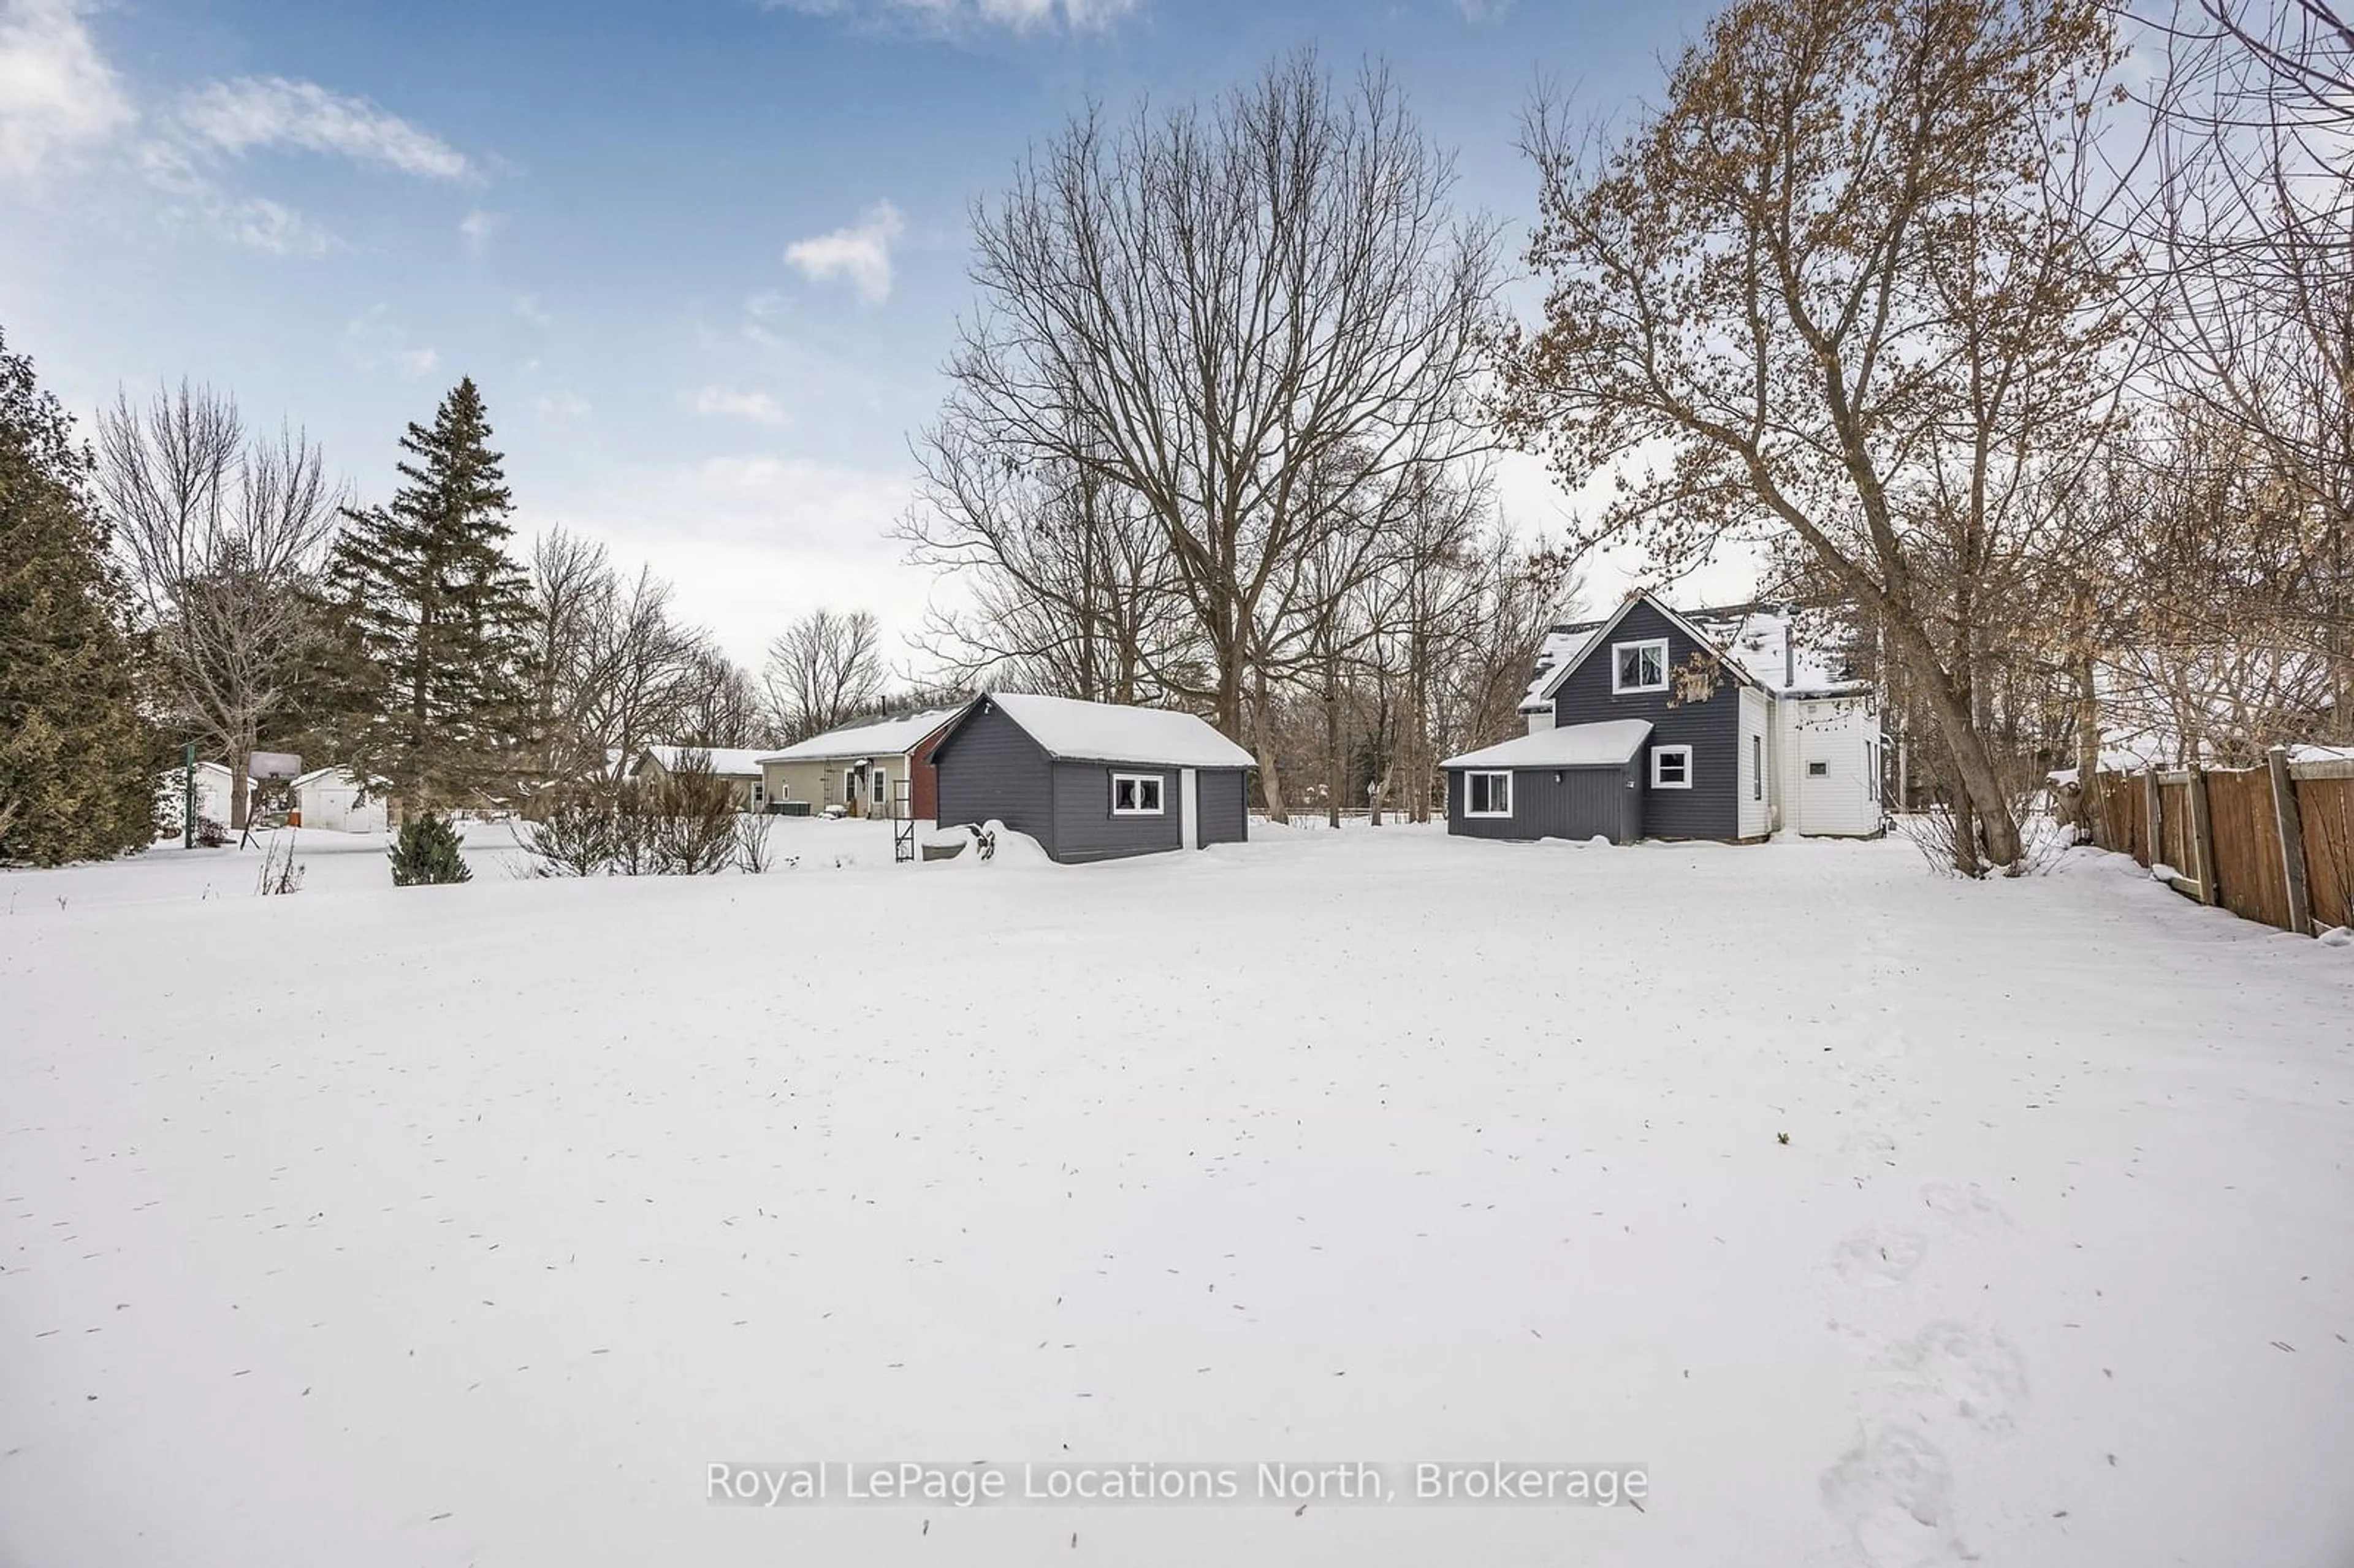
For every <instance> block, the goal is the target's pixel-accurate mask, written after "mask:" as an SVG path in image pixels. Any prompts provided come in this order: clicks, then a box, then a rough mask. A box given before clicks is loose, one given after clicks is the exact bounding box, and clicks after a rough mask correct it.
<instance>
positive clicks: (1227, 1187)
mask: <svg viewBox="0 0 2354 1568" xmlns="http://www.w3.org/2000/svg"><path fill="white" fill-rule="evenodd" d="M790 836H791V838H792V840H793V842H795V843H796V844H805V845H807V846H810V847H809V848H808V849H807V851H806V853H802V857H801V864H800V866H798V867H797V868H795V869H794V870H792V871H790V872H780V873H777V874H770V875H769V876H766V877H760V878H748V877H733V876H731V877H726V878H721V879H715V880H699V881H683V880H681V881H653V880H639V881H605V882H597V883H530V882H520V881H514V880H510V879H507V878H506V877H505V876H504V872H503V870H502V869H501V868H502V864H503V862H504V859H505V858H507V857H509V856H512V853H513V852H512V851H504V852H502V851H501V850H500V848H499V847H498V846H496V845H489V846H487V847H486V846H485V844H484V843H483V842H482V835H479V834H478V842H476V844H475V845H473V846H471V847H470V853H471V854H472V855H473V856H474V858H475V860H476V863H477V864H478V865H479V866H480V867H482V869H481V870H480V871H479V872H478V875H477V879H476V881H475V882H474V883H473V884H472V885H468V886H462V887H451V888H427V889H413V890H400V891H396V890H394V889H392V888H391V887H390V886H389V885H387V883H386V880H385V875H384V869H383V862H382V858H381V854H380V853H379V852H378V851H377V849H376V844H375V842H373V841H355V842H351V843H349V844H347V845H345V846H344V853H326V852H325V850H324V849H323V848H320V847H316V846H315V845H314V844H313V842H306V846H305V851H306V856H307V858H308V860H309V863H310V864H311V866H312V871H311V873H310V880H309V881H308V883H307V884H306V885H305V888H304V890H303V891H302V893H301V894H299V895H296V896H294V897H291V898H270V899H262V898H258V897H255V896H253V887H254V881H255V876H256V873H257V871H258V866H259V861H260V857H259V855H258V854H254V855H247V856H245V857H243V858H242V859H239V860H232V859H231V858H230V857H229V856H228V855H227V854H226V853H215V854H212V855H211V856H209V857H206V856H203V855H201V854H198V855H190V854H184V853H180V852H176V851H175V852H168V853H162V854H158V855H156V856H153V857H148V858H146V859H144V860H143V861H140V862H134V863H128V864H120V865H111V866H102V867H95V868H89V869H83V870H74V871H66V872H58V873H38V874H15V875H6V876H0V1270H5V1272H0V1564H5V1565H7V1568H17V1565H20V1564H21V1565H26V1568H31V1565H37V1564H38V1565H46V1564H51V1563H109V1564H118V1565H139V1564H153V1565H155V1568H207V1565H214V1564H217V1565H221V1568H231V1565H234V1568H253V1565H273V1564H283V1565H290V1568H292V1565H297V1564H302V1565H307V1564H312V1563H337V1564H348V1565H355V1568H357V1565H366V1564H378V1563H382V1564H392V1563H401V1564H463V1563H484V1564H489V1563H502V1564H504V1563H567V1564H592V1563H593V1564H604V1563H611V1564H632V1565H634V1564H641V1563H695V1564H716V1563H763V1564H766V1563H937V1564H940V1565H942V1568H968V1565H970V1564H977V1563H1003V1564H1034V1563H1049V1562H1056V1563H1059V1562H1068V1563H1107V1564H1124V1563H1158V1564H1172V1565H1175V1564H1186V1565H1198V1564H1202V1563H1222V1564H1234V1565H1240V1564H1247V1563H1268V1564H1276V1563H1282V1564H1291V1563H1334V1564H1352V1565H1354V1564H1369V1563H1497V1564H1501V1563H1561V1562H1564V1561H1578V1562H1594V1563H1613V1564H1645V1563H1648V1564H1680V1565H1681V1564H1691V1565H1700V1564H1708V1565H1714V1564H1720V1563H1775V1564H1786V1563H1800V1564H1815V1565H1853V1564H1865V1563H1869V1564H1874V1565H1891V1564H1913V1563H1960V1562H1964V1561H1968V1560H1971V1559H1972V1558H1975V1559H1976V1560H1978V1561H1982V1562H1984V1563H1992V1564H2001V1565H2005V1568H2010V1565H2024V1564H2043V1563H2049V1564H2078V1563H2086V1564H2094V1563H2097V1564H2106V1563H2118V1564H2124V1563H2134V1564H2155V1563H2190V1564H2217V1565H2226V1564H2230V1565H2238V1564H2245V1563H2256V1562H2262V1563H2264V1564H2266V1565H2267V1568H2308V1565H2309V1568H2327V1565H2333V1564H2335V1565H2342V1564H2344V1563H2347V1562H2349V1561H2354V1493H2349V1489H2348V1483H2347V1474H2346V1464H2347V1457H2348V1456H2349V1454H2354V1344H2349V1339H2354V953H2349V950H2348V949H2345V948H2326V947H2323V946H2321V945H2319V944H2317V943H2313V942H2309V941H2303V940H2299V939H2296V938H2288V937H2285V936H2281V935H2278V934H2275V933H2272V932H2269V931H2267V930H2265V929H2264V928H2261V927H2254V926H2251V925H2247V924H2243V923H2242V922H2239V921H2235V920H2233V919H2232V918H2230V917H2229V916H2223V915H2221V914H2220V913H2216V912H2211V911H2202V910H2200V909H2197V908H2195V907H2193V906H2190V904H2188V903H2186V902H2185V901H2183V900H2181V899H2179V898H2177V897H2175V896H2174V895H2171V894H2168V893H2166V892H2164V891H2163V890H2161V889H2159V888H2158V887H2157V886H2156V885H2153V884H2151V883H2149V882H2148V881H2147V880H2146V879H2140V878H2137V877H2135V876H2131V875H2128V874H2127V873H2128V872H2129V871H2130V870H2131V868H2130V866H2129V865H2127V864H2126V863H2125V862H2124V861H2123V860H2122V859H2120V858H2116V857H2096V856H2085V857H2083V858H2079V859H2076V860H2073V861H2072V862H2070V863H2068V864H2067V865H2066V866H2065V867H2063V868H2062V871H2061V872H2060V873H2059V874H2055V875H2053V876H2051V877H2048V878H2043V879H2039V880H2033V881H2027V882H2021V883H2015V884H2002V885H1984V886H1965V885H1956V884H1954V883H1950V882H1946V881H1942V880H1938V879H1935V878H1933V877H1931V876H1929V875H1927V874H1925V872H1924V870H1923V868H1922V864H1921V861H1920V859H1919V857H1918V856H1917V855H1916V854H1915V853H1914V851H1913V850H1912V849H1911V848H1909V847H1908V846H1906V845H1904V844H1902V843H1881V844H1871V845H1803V846H1780V845H1776V846H1772V847H1767V848H1764V849H1755V850H1734V849H1727V848H1723V847H1717V846H1703V847H1641V848H1636V849H1627V850H1600V849H1596V850H1584V849H1572V848H1568V847H1564V846H1555V845H1541V846H1506V845H1496V844H1486V843H1473V842H1462V841H1453V840H1449V839H1447V838H1446V837H1444V836H1442V835H1439V834H1436V833H1430V832H1416V831H1411V830H1396V829H1392V830H1384V831H1381V832H1372V831H1369V830H1352V831H1350V832H1342V833H1338V834H1331V833H1310V832H1295V833H1288V834H1287V833H1282V832H1262V833H1261V835H1260V839H1259V842H1254V843H1252V844H1250V845H1247V846H1241V847H1235V848H1228V849H1223V850H1218V851H1213V852H1209V853H1204V854H1201V855H1196V856H1173V855H1172V856H1160V857H1156V858H1151V859H1147V860H1141V861H1134V862H1129V863H1116V864H1110V865H1103V866H1097V867H1092V868H1086V869H1079V870H1064V869H1057V868H1052V867H1032V866H1015V865H992V866H987V867H978V866H956V867H954V868H953V870H952V873H951V874H943V872H944V870H946V869H947V868H943V867H925V868H922V869H921V870H920V871H917V870H910V869H908V868H905V867H893V866H892V865H890V864H889V863H888V859H889V846H888V838H887V832H886V831H885V830H883V829H881V828H879V827H877V826H875V825H874V824H824V823H810V824H795V825H793V827H792V828H791V830H790ZM844 845H850V846H854V848H853V849H850V850H844V849H843V848H842V847H841V846H844ZM785 853H796V852H795V851H793V850H790V849H788V850H787V851H786V852H785ZM836 859H847V860H849V861H851V862H852V863H851V864H849V865H847V866H845V867H839V868H838V867H836V866H835V865H834V864H833V861H834V860H836ZM1782 1135H1787V1143H1785V1142H1783V1141H1781V1137H1782ZM902 1457H909V1458H923V1459H943V1460H953V1461H963V1460H970V1459H984V1458H985V1459H991V1460H1002V1461H1008V1462H1018V1461H1021V1460H1041V1461H1047V1460H1054V1461H1078V1460H1094V1461H1131V1460H1132V1461H1162V1462H1182V1461H1199V1462H1208V1461H1246V1462H1255V1461H1257V1460H1260V1459H1298V1460H1321V1461H1337V1460H1349V1459H1359V1458H1364V1459H1373V1460H1388V1461H1407V1460H1415V1459H1426V1458H1427V1459H1447V1460H1456V1459H1460V1460H1485V1459H1489V1458H1498V1459H1504V1460H1564V1461H1626V1462H1641V1463H1643V1464H1645V1465H1646V1466H1648V1467H1649V1472H1650V1477H1651V1495H1650V1497H1649V1499H1648V1500H1647V1502H1646V1504H1645V1507H1644V1509H1643V1510H1641V1511H1637V1510H1632V1509H1629V1508H1628V1507H1624V1506H1621V1507H1617V1508H1614V1509H1608V1510H1604V1509H1598V1508H1575V1509H1560V1508H1541V1507H1526V1506H1519V1507H1504V1506H1491V1507H1479V1508H1469V1507H1457V1508H1420V1507H1410V1506H1405V1505H1403V1504H1391V1505H1388V1506H1361V1507H1350V1506H1327V1505H1323V1504H1318V1505H1315V1506H1310V1507H1309V1508H1308V1509H1306V1510H1304V1511H1301V1512H1295V1511H1294V1510H1293V1509H1292V1508H1290V1507H1286V1506H1233V1507H1157V1508H1155V1507H1126V1508H1102V1507H1098V1508H1089V1509H1071V1508H1009V1507H996V1508H983V1509H977V1510H958V1509H955V1508H953V1507H948V1506H941V1505H933V1506H923V1507H896V1508H885V1507H865V1508H861V1507H849V1506H837V1507H825V1508H807V1509H778V1510H764V1509H758V1508H740V1507H718V1506H713V1505H711V1504H709V1503H707V1502H706V1501H705V1491H704V1488H705V1467H706V1466H707V1465H708V1464H709V1463H710V1462H713V1461H717V1460H741V1461H755V1462H771V1461H773V1462H782V1461H790V1460H807V1459H832V1460H860V1459H863V1460H875V1459H896V1458H902Z"/></svg>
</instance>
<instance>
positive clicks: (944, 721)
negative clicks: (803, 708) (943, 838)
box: [760, 705, 964, 822]
mask: <svg viewBox="0 0 2354 1568" xmlns="http://www.w3.org/2000/svg"><path fill="white" fill-rule="evenodd" d="M962 712H964V708H963V706H962V705H959V706H956V707H952V708H927V709H925V710H924V711H922V712H921V713H913V714H907V715H902V716H901V717H898V718H879V719H869V720H865V721H864V722H861V723H858V724H854V725H849V726H844V727H843V728H841V729H833V730H828V731H826V733H825V734H823V735H816V736H811V737H810V738H809V739H807V740H804V741H800V742H797V743H796V744H794V745H791V746H789V747H785V748H784V749H783V750H782V751H775V752H770V753H769V754H768V755H767V756H765V757H763V758H760V773H761V778H762V780H763V782H764V785H765V787H766V789H767V791H768V798H769V810H772V811H775V810H795V809H796V808H795V807H794V806H793V804H792V802H795V801H806V802H807V803H808V804H807V810H809V811H812V812H823V811H826V810H831V809H832V808H834V807H840V808H841V809H842V810H843V814H844V815H846V816H853V817H892V818H896V817H897V816H898V815H899V812H900V810H902V807H901V804H900V800H901V794H902V791H901V789H900V786H901V785H903V784H904V785H906V786H907V789H906V791H905V794H906V800H907V803H906V807H905V810H906V811H907V815H908V816H910V817H913V818H915V819H916V820H917V821H926V822H928V821H933V820H934V813H935V811H936V810H937V808H936V806H935V803H934V800H933V796H932V766H931V763H932V748H933V747H936V746H938V744H939V738H940V736H942V735H944V734H945V733H947V730H948V727H949V723H950V722H951V721H952V720H954V719H955V718H956V716H957V715H959V714H961V713H962Z"/></svg>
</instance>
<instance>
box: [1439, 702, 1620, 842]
mask: <svg viewBox="0 0 2354 1568" xmlns="http://www.w3.org/2000/svg"><path fill="white" fill-rule="evenodd" d="M1650 734H1651V723H1650V721H1649V719H1605V720H1602V721H1601V722H1599V723H1596V724H1579V725H1570V726H1566V727H1564V728H1561V729H1545V730H1539V731H1538V732H1537V733H1535V734H1534V735H1524V736H1518V737H1516V738H1514V739H1511V740H1508V741H1505V742H1503V743H1502V744H1500V745H1498V746H1490V747H1486V748H1484V749H1482V750H1479V751H1467V752H1465V753H1464V754H1463V755H1462V756H1460V757H1450V758H1447V760H1446V761H1445V762H1443V763H1441V764H1440V765H1439V766H1440V767H1442V768H1445V769H1446V770H1447V832H1450V833H1460V834H1462V835H1463V836H1465V837H1467V838H1478V839H1590V838H1594V837H1596V835H1599V836H1601V837H1603V838H1606V839H1608V840H1609V841H1610V842H1612V843H1616V844H1623V843H1631V842H1634V841H1635V840H1637V839H1638V838H1641V837H1642V836H1643V795H1644V784H1643V743H1644V742H1645V741H1646V740H1647V739H1649V736H1650Z"/></svg>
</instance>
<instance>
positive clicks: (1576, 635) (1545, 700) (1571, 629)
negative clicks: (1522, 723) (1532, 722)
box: [1520, 620, 1603, 714]
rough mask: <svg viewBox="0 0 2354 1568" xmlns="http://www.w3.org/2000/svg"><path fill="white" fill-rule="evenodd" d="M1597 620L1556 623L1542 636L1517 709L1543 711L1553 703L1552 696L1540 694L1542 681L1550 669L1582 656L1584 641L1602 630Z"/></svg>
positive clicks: (1591, 639)
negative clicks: (1532, 669)
mask: <svg viewBox="0 0 2354 1568" xmlns="http://www.w3.org/2000/svg"><path fill="white" fill-rule="evenodd" d="M1602 627H1603V623H1602V622H1601V621H1598V620H1582V621H1578V622H1577V623H1575V625H1566V626H1556V627H1554V628H1553V629H1552V630H1549V631H1547V632H1546V633H1545V635H1544V641H1543V643H1541V644H1539V645H1538V648H1537V673H1536V674H1535V675H1533V676H1532V677H1531V678H1530V681H1529V689H1528V690H1527V691H1526V692H1525V693H1523V694H1522V697H1521V710H1520V711H1521V712H1522V713H1524V714H1527V713H1543V712H1544V711H1545V710H1546V709H1548V708H1550V707H1552V706H1553V699H1552V698H1551V697H1549V696H1546V695H1545V694H1544V687H1545V683H1546V682H1548V681H1550V680H1552V679H1553V673H1554V672H1556V671H1558V670H1562V669H1564V668H1566V667H1567V666H1569V665H1572V664H1575V663H1576V662H1578V661H1579V660H1580V659H1582V658H1584V657H1585V647H1586V644H1587V643H1589V642H1592V641H1594V634H1595V633H1596V632H1597V631H1599V630H1602Z"/></svg>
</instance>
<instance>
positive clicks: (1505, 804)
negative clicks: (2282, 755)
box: [1463, 773, 1512, 817]
mask: <svg viewBox="0 0 2354 1568" xmlns="http://www.w3.org/2000/svg"><path fill="white" fill-rule="evenodd" d="M1463 814H1464V815H1465V816H1467V817H1509V816H1511V814H1512V776H1511V774H1509V773H1466V774H1465V775H1464V776H1463Z"/></svg>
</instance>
